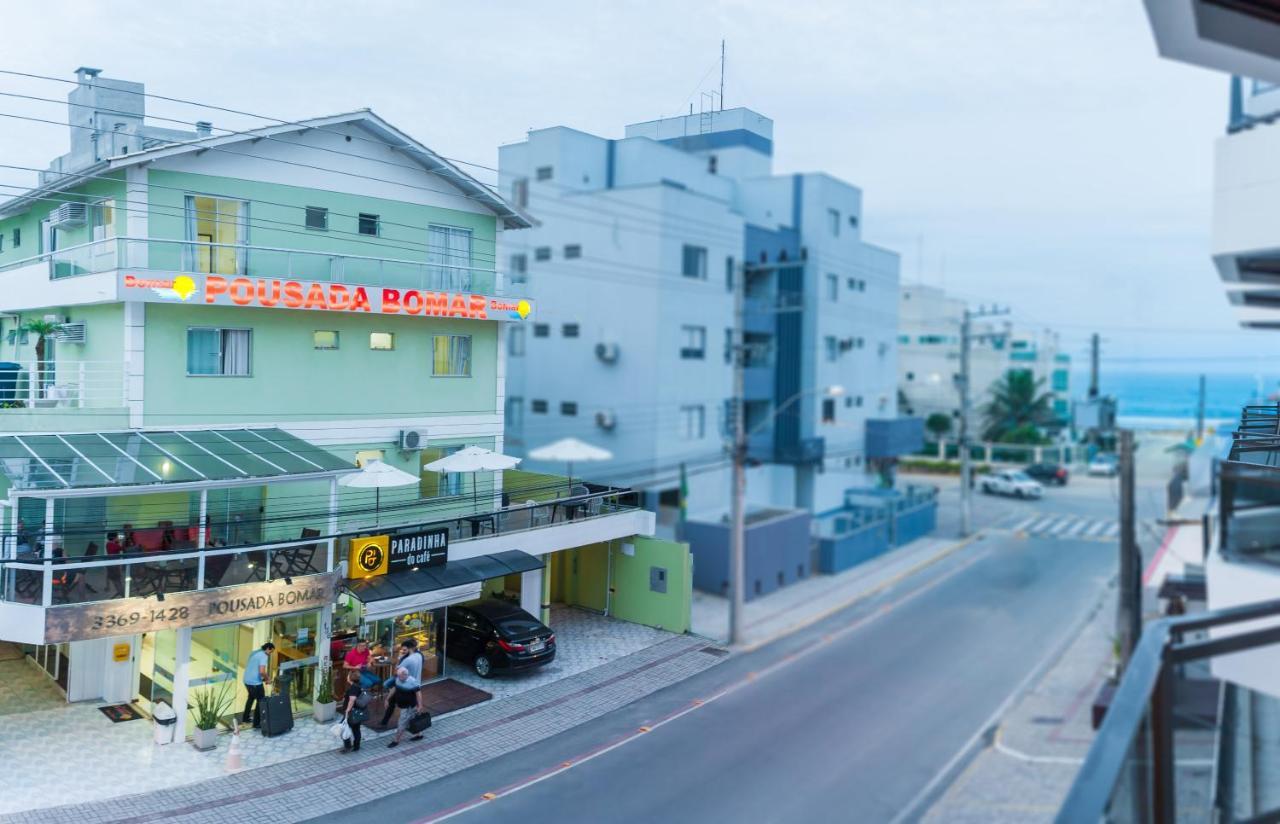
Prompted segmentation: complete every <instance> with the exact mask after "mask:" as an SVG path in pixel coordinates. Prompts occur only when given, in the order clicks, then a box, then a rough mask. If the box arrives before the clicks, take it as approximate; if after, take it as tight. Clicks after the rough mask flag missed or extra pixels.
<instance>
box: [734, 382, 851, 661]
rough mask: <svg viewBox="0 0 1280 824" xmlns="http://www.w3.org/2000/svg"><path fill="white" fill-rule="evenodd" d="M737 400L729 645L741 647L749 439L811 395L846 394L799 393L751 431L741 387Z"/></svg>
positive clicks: (835, 387)
mask: <svg viewBox="0 0 1280 824" xmlns="http://www.w3.org/2000/svg"><path fill="white" fill-rule="evenodd" d="M738 389H739V391H738V393H737V397H736V398H734V413H733V422H734V426H733V445H732V447H731V449H732V455H733V486H732V488H731V495H730V502H731V503H730V506H731V509H730V525H729V644H730V645H738V644H741V643H742V614H743V605H744V603H745V601H746V596H745V591H744V586H745V580H744V578H745V572H746V537H747V504H746V497H747V472H746V463H747V439H748V438H750V436H752V435H754V434H756V433H757V432H759V431H760V430H761V429H763V428H764V427H765V426H766V425H767V424H768V423H770V422H771V421H772V420H773V419H774V418H776V417H778V415H780V414H782V412H783V410H785V409H787V408H788V407H789V406H791V405H792V404H793V403H796V402H797V401H799V400H800V399H801V398H804V397H807V396H809V395H822V396H823V397H827V398H838V397H840V396H841V395H843V394H844V387H843V386H840V385H839V384H832V385H831V386H827V387H823V388H822V389H810V390H806V391H804V392H797V393H796V394H794V395H792V396H791V397H790V398H787V399H786V400H785V401H783V402H782V403H780V404H778V406H777V408H776V409H774V410H773V411H772V412H771V413H769V414H768V415H767V416H766V417H765V418H764V420H762V421H760V422H759V423H757V424H756V425H755V426H754V427H752V428H751V431H749V432H748V431H747V428H746V426H745V414H744V412H743V409H742V407H743V399H742V392H741V387H738Z"/></svg>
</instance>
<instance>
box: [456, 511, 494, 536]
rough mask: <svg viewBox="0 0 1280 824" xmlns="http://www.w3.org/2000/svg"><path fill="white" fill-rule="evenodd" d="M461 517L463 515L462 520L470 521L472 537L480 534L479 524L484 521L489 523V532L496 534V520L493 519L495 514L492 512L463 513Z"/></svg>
mask: <svg viewBox="0 0 1280 824" xmlns="http://www.w3.org/2000/svg"><path fill="white" fill-rule="evenodd" d="M462 517H463V520H466V521H469V522H470V523H471V537H472V538H475V537H476V536H478V535H479V534H480V531H481V530H480V525H481V524H484V523H487V524H489V531H490V532H493V533H495V534H496V533H497V531H498V525H497V522H496V521H495V520H494V518H495V515H494V513H492V512H489V513H486V514H484V515H463V516H462Z"/></svg>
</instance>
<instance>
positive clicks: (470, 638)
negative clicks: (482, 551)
mask: <svg viewBox="0 0 1280 824" xmlns="http://www.w3.org/2000/svg"><path fill="white" fill-rule="evenodd" d="M445 649H446V651H447V653H448V655H449V657H450V658H456V659H458V660H459V661H466V662H468V663H469V664H471V666H472V667H473V668H475V671H476V675H479V676H480V677H481V678H490V677H492V676H493V674H494V673H495V672H498V671H500V670H505V671H508V672H514V671H516V670H522V669H528V668H530V667H540V666H542V665H543V664H549V663H551V662H552V661H554V660H555V658H556V636H555V633H554V632H552V631H551V630H550V629H548V628H547V626H546V624H543V623H542V622H541V621H539V620H538V619H537V618H534V617H533V616H532V615H530V614H529V613H527V612H525V611H524V610H522V609H520V607H518V606H516V605H515V604H509V603H507V602H506V601H501V600H498V599H493V600H489V601H479V602H477V603H474V604H468V605H466V606H457V607H449V623H448V637H447V638H446V641H445Z"/></svg>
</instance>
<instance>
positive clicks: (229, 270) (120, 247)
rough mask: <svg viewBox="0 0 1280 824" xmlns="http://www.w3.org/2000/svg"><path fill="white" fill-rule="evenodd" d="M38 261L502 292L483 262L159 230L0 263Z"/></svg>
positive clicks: (84, 269) (63, 270)
mask: <svg viewBox="0 0 1280 824" xmlns="http://www.w3.org/2000/svg"><path fill="white" fill-rule="evenodd" d="M428 257H431V253H430V252H428ZM42 262H47V265H48V267H49V277H50V279H51V280H59V279H62V278H71V277H79V276H81V275H91V274H98V273H101V272H110V271H114V270H117V269H136V270H145V271H157V272H165V273H166V274H178V273H187V274H217V275H224V276H227V277H236V276H244V277H257V278H296V279H298V280H313V281H323V282H329V283H343V284H359V285H364V286H379V287H382V286H385V287H391V288H397V289H423V290H436V291H458V292H476V293H479V294H487V295H495V294H500V292H499V284H498V273H497V272H495V271H494V270H493V269H486V268H483V267H475V266H461V265H456V264H453V263H448V262H444V261H433V260H426V261H421V260H416V261H415V260H403V259H397V258H381V257H369V256H365V255H350V254H340V253H331V252H320V251H309V250H302V249H284V248H276V247H271V246H254V245H249V244H228V243H205V242H196V241H183V240H162V239H157V238H132V237H116V238H108V239H106V240H98V241H93V242H91V243H84V244H81V245H78V246H70V247H67V248H65V249H58V250H56V251H54V252H49V253H46V254H43V255H37V256H35V257H31V258H26V259H23V260H20V261H14V262H13V263H9V264H6V265H5V266H3V267H0V272H2V271H5V270H9V269H16V268H20V267H25V266H31V265H33V264H38V263H42Z"/></svg>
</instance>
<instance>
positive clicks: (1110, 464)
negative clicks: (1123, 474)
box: [1088, 454, 1120, 478]
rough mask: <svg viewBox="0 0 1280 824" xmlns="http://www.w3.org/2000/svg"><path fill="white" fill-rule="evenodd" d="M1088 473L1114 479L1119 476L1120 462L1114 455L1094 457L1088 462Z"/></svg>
mask: <svg viewBox="0 0 1280 824" xmlns="http://www.w3.org/2000/svg"><path fill="white" fill-rule="evenodd" d="M1088 472H1089V474H1090V475H1095V476H1098V477H1103V478H1114V477H1115V476H1116V475H1119V474H1120V462H1119V461H1118V460H1116V456H1115V455H1106V454H1099V455H1094V456H1093V460H1091V461H1089V468H1088Z"/></svg>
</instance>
